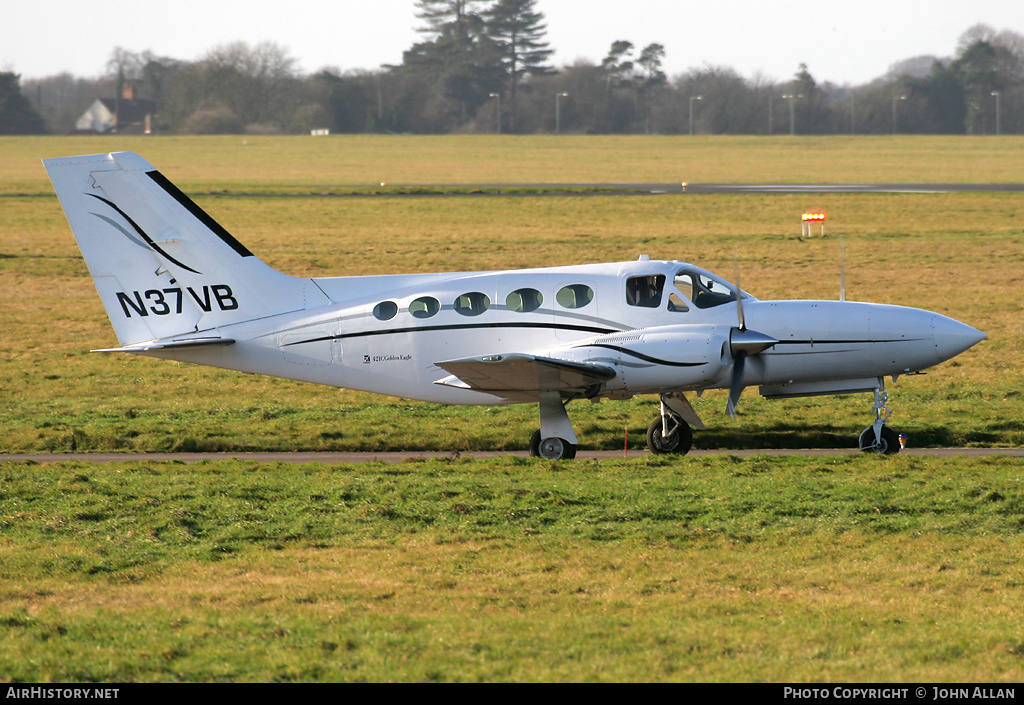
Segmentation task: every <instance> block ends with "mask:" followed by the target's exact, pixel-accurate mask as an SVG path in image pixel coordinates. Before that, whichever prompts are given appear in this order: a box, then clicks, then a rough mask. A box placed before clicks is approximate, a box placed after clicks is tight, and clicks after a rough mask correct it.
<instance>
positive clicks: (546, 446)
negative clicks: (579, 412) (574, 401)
mask: <svg viewBox="0 0 1024 705" xmlns="http://www.w3.org/2000/svg"><path fill="white" fill-rule="evenodd" d="M569 401H571V400H567V401H565V402H564V403H563V402H562V395H561V394H560V393H559V392H543V393H541V395H540V430H539V431H536V432H535V433H534V434H533V438H531V439H530V455H531V456H533V457H534V458H545V459H547V460H572V459H573V458H575V457H576V444H577V443H579V441H578V440H577V439H576V433H575V432H574V431H573V430H572V422H571V421H569V414H567V413H566V412H565V405H566V404H568V403H569Z"/></svg>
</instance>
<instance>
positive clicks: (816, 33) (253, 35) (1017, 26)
mask: <svg viewBox="0 0 1024 705" xmlns="http://www.w3.org/2000/svg"><path fill="white" fill-rule="evenodd" d="M4 4H5V6H6V7H4V8H3V9H0V71H13V72H15V73H18V74H21V76H22V80H26V79H31V78H43V77H46V76H51V75H54V74H58V73H62V72H69V73H71V74H72V75H74V76H78V77H82V78H96V77H99V76H101V75H103V74H104V73H105V68H106V64H107V62H108V60H109V59H110V57H111V54H112V51H113V49H114V48H115V47H121V48H123V49H126V50H128V51H131V52H143V51H147V50H149V51H152V52H153V53H154V54H157V55H159V56H167V57H171V58H174V59H180V60H186V61H195V60H199V59H201V58H202V57H203V56H204V55H205V54H206V53H207V52H208V51H209V50H210V49H213V48H214V47H216V46H219V45H222V44H229V43H232V42H235V41H244V42H247V43H249V44H250V45H256V44H258V43H260V42H264V41H272V42H275V43H276V44H278V45H279V46H281V47H283V48H284V49H286V50H287V52H288V54H289V55H290V56H292V57H294V58H295V59H297V61H298V67H299V69H300V71H301V72H303V73H313V72H315V71H318V70H319V69H321V68H325V67H332V68H336V69H340V70H341V71H348V70H355V69H369V70H373V69H377V68H379V67H380V66H381V65H384V64H399V63H401V61H402V52H403V51H404V50H406V49H408V48H409V47H410V46H412V44H413V43H415V42H417V41H421V40H422V38H423V35H422V34H419V33H417V32H416V28H417V27H420V26H422V22H421V21H420V20H418V19H417V18H416V15H415V4H414V2H413V0H288V1H287V2H280V1H278V0H263V1H262V2H261V1H259V0H248V1H242V0H175V1H174V2H152V0H102V1H101V2H92V3H90V2H84V1H83V0H35V1H34V2H25V3H14V2H7V3H4ZM15 7H16V8H17V9H15ZM536 8H537V9H538V10H539V11H540V12H542V13H543V14H544V16H545V19H546V22H547V26H548V29H547V40H548V44H549V46H550V47H551V48H552V49H554V50H555V54H554V56H553V58H552V63H553V64H554V65H555V66H556V67H560V66H566V65H569V64H572V63H573V62H575V61H576V60H578V59H584V60H589V61H591V62H593V63H599V62H600V61H601V59H602V58H604V56H605V55H606V54H607V53H608V49H609V47H610V46H611V44H612V42H614V41H616V40H620V39H624V40H627V41H629V42H632V43H633V45H634V46H635V47H636V48H637V53H639V50H640V49H641V48H642V47H644V46H646V45H648V44H651V43H658V44H661V45H663V46H664V47H665V59H664V65H663V69H664V71H665V73H667V74H668V75H669V76H670V77H672V76H675V75H678V74H682V73H685V72H686V71H688V70H690V69H693V68H700V67H703V66H707V65H711V66H719V67H728V68H731V69H734V70H735V71H736V72H738V73H739V74H740V75H741V76H743V77H744V78H748V79H749V78H753V77H755V76H758V77H763V78H764V79H766V80H771V81H785V80H788V79H790V78H791V77H792V76H793V74H795V73H796V72H797V71H798V69H799V66H800V64H801V63H804V64H807V67H808V70H809V71H810V73H811V75H812V76H814V78H815V79H816V80H817V81H818V82H819V83H822V82H825V81H830V82H832V83H835V84H839V85H843V84H851V85H860V84H863V83H867V82H869V81H871V80H873V79H875V78H878V77H880V76H883V75H884V74H885V73H886V72H887V71H888V70H889V68H890V66H892V65H893V64H894V63H897V62H899V61H902V60H904V59H909V58H912V57H915V56H921V55H935V56H940V57H948V56H952V55H953V54H954V52H955V51H956V46H957V40H958V39H959V37H960V35H961V34H963V32H964V31H965V30H967V29H968V28H970V27H972V26H973V25H975V24H978V23H983V24H987V25H989V26H991V27H992V28H994V29H996V30H1012V31H1015V32H1018V33H1020V34H1024V0H968V1H966V2H965V1H964V0H858V1H857V2H835V1H834V0H833V1H832V2H829V1H828V0H770V1H765V0H742V1H739V0H718V1H717V2H686V1H685V0H632V1H629V0H537V3H536Z"/></svg>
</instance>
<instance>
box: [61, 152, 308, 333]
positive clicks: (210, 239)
mask: <svg viewBox="0 0 1024 705" xmlns="http://www.w3.org/2000/svg"><path fill="white" fill-rule="evenodd" d="M43 165H44V166H45V167H46V171H47V173H48V174H49V176H50V181H51V182H52V183H53V188H54V190H55V191H56V192H57V197H58V198H59V199H60V204H61V207H63V209H64V214H65V215H66V216H67V219H68V223H69V224H70V225H71V230H72V231H73V232H74V235H75V239H76V240H77V241H78V246H79V248H81V250H82V255H83V256H84V257H85V262H86V265H87V266H88V267H89V273H90V274H91V275H92V277H93V281H94V283H95V284H96V289H97V290H98V291H99V294H100V298H101V299H102V301H103V305H104V306H105V307H106V310H107V315H108V316H109V317H110V322H111V323H112V324H113V326H114V330H115V332H116V333H117V338H118V341H119V342H120V343H121V345H123V346H127V345H133V344H138V343H141V342H148V341H154V340H162V339H165V338H170V337H172V336H181V335H188V334H191V333H195V332H197V331H205V330H211V329H214V328H219V327H222V326H225V325H230V324H232V323H239V322H242V321H247V320H251V319H254V318H264V317H267V316H273V315H276V314H279V313H287V312H289V311H297V310H300V309H303V308H307V307H310V306H314V305H322V304H325V303H328V300H327V297H326V296H325V295H324V293H323V292H322V291H321V290H320V288H319V287H317V286H316V284H314V283H313V282H312V281H311V280H309V279H297V278H294V277H290V276H287V275H285V274H282V273H281V272H278V271H276V270H274V269H272V268H271V267H269V266H267V265H266V264H264V263H263V262H261V261H260V260H259V259H257V258H256V257H255V256H253V254H252V253H251V252H250V251H249V250H247V249H246V248H245V246H244V245H242V244H241V243H240V242H238V241H237V240H236V239H235V238H233V237H232V236H231V235H230V234H229V233H228V232H227V231H226V230H225V229H224V228H222V227H221V226H220V225H218V224H217V223H216V222H215V221H214V220H213V219H212V218H211V217H210V216H208V215H207V214H206V213H205V212H203V210H202V209H200V208H199V206H197V205H196V204H195V203H194V202H193V201H192V200H191V199H189V198H188V196H186V195H185V194H183V193H182V192H181V191H180V190H178V188H177V187H175V186H174V185H173V184H172V183H171V182H170V181H168V180H167V179H166V178H165V177H164V176H163V175H162V174H160V172H158V171H156V170H155V169H154V168H153V167H152V166H151V165H150V164H149V163H148V162H147V161H146V160H145V159H143V158H142V157H140V156H138V155H137V154H132V153H129V152H115V153H111V154H95V155H90V156H82V157H66V158H62V159H44V160H43Z"/></svg>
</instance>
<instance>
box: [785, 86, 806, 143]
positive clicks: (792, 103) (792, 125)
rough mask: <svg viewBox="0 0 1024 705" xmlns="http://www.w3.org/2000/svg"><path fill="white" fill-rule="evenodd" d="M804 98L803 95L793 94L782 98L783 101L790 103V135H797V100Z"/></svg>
mask: <svg viewBox="0 0 1024 705" xmlns="http://www.w3.org/2000/svg"><path fill="white" fill-rule="evenodd" d="M803 97H804V96H803V94H802V93H801V94H800V95H793V94H792V93H790V94H789V95H784V96H782V99H783V100H788V101H789V134H791V135H795V134H796V115H795V112H794V110H795V107H796V99H797V98H803Z"/></svg>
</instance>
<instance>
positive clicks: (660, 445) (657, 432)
mask: <svg viewBox="0 0 1024 705" xmlns="http://www.w3.org/2000/svg"><path fill="white" fill-rule="evenodd" d="M668 426H669V429H671V430H670V431H669V434H668V435H667V436H666V435H665V428H664V425H663V423H662V419H661V417H660V416H659V417H658V418H656V419H654V421H652V422H651V425H650V426H648V427H647V447H648V448H650V450H651V452H652V453H675V454H677V455H686V454H687V453H689V452H690V448H692V447H693V429H691V428H690V426H689V425H688V424H687V423H686V422H685V421H683V420H682V419H679V418H675V417H670V418H669V419H668Z"/></svg>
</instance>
